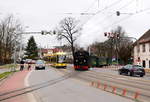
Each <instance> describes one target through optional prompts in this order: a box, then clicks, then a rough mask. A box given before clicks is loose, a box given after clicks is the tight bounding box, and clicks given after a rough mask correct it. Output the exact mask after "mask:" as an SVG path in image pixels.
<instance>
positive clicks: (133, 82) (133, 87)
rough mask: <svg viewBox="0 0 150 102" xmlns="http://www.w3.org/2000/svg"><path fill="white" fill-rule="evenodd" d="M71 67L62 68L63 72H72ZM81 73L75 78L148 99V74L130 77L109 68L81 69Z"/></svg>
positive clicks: (129, 95) (149, 88) (140, 98)
mask: <svg viewBox="0 0 150 102" xmlns="http://www.w3.org/2000/svg"><path fill="white" fill-rule="evenodd" d="M72 71H73V70H72V69H71V68H68V69H67V70H62V72H64V73H69V72H72ZM81 73H82V74H79V75H77V76H76V78H77V79H82V80H84V81H86V82H91V81H93V82H95V84H96V85H98V83H100V84H102V85H103V86H104V85H107V86H108V87H109V88H107V89H108V90H109V91H110V90H112V88H111V87H117V93H119V94H122V92H123V90H124V89H126V90H127V94H126V96H127V97H132V98H133V97H134V96H135V94H136V93H138V94H140V95H139V100H142V101H143V100H144V101H145V102H149V101H150V87H149V86H150V80H149V79H147V78H148V76H145V77H146V78H145V77H144V78H141V77H130V76H124V75H118V73H117V71H113V70H112V71H111V70H109V69H107V70H106V69H95V68H93V69H92V70H90V71H83V72H81Z"/></svg>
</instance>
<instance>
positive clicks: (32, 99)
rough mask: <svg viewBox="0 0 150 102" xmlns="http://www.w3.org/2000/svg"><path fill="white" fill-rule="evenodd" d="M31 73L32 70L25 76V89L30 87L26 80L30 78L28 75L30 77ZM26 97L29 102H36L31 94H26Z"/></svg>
mask: <svg viewBox="0 0 150 102" xmlns="http://www.w3.org/2000/svg"><path fill="white" fill-rule="evenodd" d="M32 72H33V70H31V71H30V72H29V73H28V74H27V76H26V77H25V80H24V85H25V86H26V87H28V86H30V85H29V81H28V79H29V77H30V75H31V73H32ZM27 96H28V98H29V101H30V102H36V99H35V97H34V95H33V94H32V93H28V94H27Z"/></svg>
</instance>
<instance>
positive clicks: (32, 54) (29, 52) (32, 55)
mask: <svg viewBox="0 0 150 102" xmlns="http://www.w3.org/2000/svg"><path fill="white" fill-rule="evenodd" d="M25 51H26V53H25V55H26V58H29V59H36V58H37V57H38V48H37V44H36V42H35V40H34V37H33V36H31V37H30V39H29V40H28V43H27V47H26V49H25Z"/></svg>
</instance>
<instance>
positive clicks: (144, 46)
mask: <svg viewBox="0 0 150 102" xmlns="http://www.w3.org/2000/svg"><path fill="white" fill-rule="evenodd" d="M134 64H139V65H141V66H143V67H144V68H150V29H149V30H148V31H147V32H146V33H144V34H143V36H141V37H140V38H139V39H138V40H137V41H136V42H135V46H134Z"/></svg>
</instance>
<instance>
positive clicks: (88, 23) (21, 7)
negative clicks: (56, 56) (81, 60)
mask: <svg viewBox="0 0 150 102" xmlns="http://www.w3.org/2000/svg"><path fill="white" fill-rule="evenodd" d="M97 1H98V0H53V1H52V0H0V2H1V3H0V19H1V18H2V17H4V16H6V15H7V14H13V15H14V16H15V17H17V18H19V19H20V20H21V22H22V23H23V25H24V26H29V28H26V31H41V30H52V29H53V28H55V27H56V26H57V24H58V23H59V21H60V20H61V19H63V18H64V17H66V16H72V17H76V18H77V19H79V20H81V23H84V26H83V28H84V29H83V32H82V33H83V35H82V36H81V37H80V39H78V43H79V44H80V46H86V45H89V44H91V43H92V42H94V41H104V40H105V39H106V38H105V37H104V36H103V32H106V31H110V30H111V29H112V28H115V27H116V26H118V25H120V26H123V28H124V29H125V31H126V32H127V33H128V35H129V36H132V37H136V38H139V37H140V36H141V35H142V34H143V33H144V32H146V31H147V30H148V29H149V28H150V23H149V22H150V20H149V18H150V9H149V11H148V10H147V11H145V12H141V13H136V11H138V12H140V11H141V10H144V9H146V8H149V7H150V1H148V0H138V3H136V0H99V7H98V3H97ZM103 8H108V9H105V10H102V9H103ZM101 10H102V12H99V13H97V14H96V15H94V16H90V15H89V16H80V15H78V14H76V13H81V12H84V11H87V12H91V13H95V12H98V11H101ZM118 10H119V11H120V12H122V13H134V15H128V14H121V15H120V16H119V17H117V16H116V15H115V12H116V11H118ZM68 12H70V13H74V15H66V14H64V13H68ZM127 18H128V19H127ZM120 21H121V22H120ZM24 38H25V40H24V41H25V42H26V41H27V39H28V38H29V37H28V36H24ZM35 39H36V41H37V42H38V44H39V45H41V46H49V47H50V46H55V45H59V44H60V43H58V42H57V41H56V40H55V37H51V36H36V37H35Z"/></svg>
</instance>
